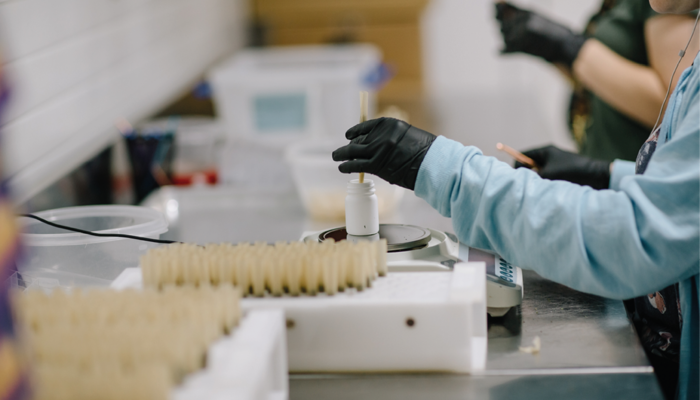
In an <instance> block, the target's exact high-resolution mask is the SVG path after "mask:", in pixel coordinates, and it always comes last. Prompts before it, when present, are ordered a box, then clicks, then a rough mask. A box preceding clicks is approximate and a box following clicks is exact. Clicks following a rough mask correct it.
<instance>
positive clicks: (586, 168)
mask: <svg viewBox="0 0 700 400" xmlns="http://www.w3.org/2000/svg"><path fill="white" fill-rule="evenodd" d="M523 154H525V155H526V156H528V157H530V158H532V160H533V161H534V162H535V164H537V168H538V169H537V173H539V174H540V176H541V177H543V178H545V179H552V180H560V181H569V182H573V183H578V184H579V185H587V186H590V187H592V188H593V189H607V188H608V186H609V185H610V163H609V162H607V161H601V160H594V159H591V158H588V157H584V156H580V155H578V154H576V153H570V152H568V151H564V150H561V149H559V148H557V147H554V146H547V147H541V148H539V149H533V150H528V151H526V152H523ZM523 166H524V165H523V164H521V163H519V162H516V163H515V168H520V167H523Z"/></svg>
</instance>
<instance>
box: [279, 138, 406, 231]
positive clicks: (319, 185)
mask: <svg viewBox="0 0 700 400" xmlns="http://www.w3.org/2000/svg"><path fill="white" fill-rule="evenodd" d="M344 144H347V141H344V142H339V141H336V140H327V141H318V142H313V143H302V144H296V145H293V146H290V147H289V148H288V149H287V151H286V152H285V159H286V161H287V162H288V163H289V165H290V167H291V170H292V176H293V178H294V184H295V185H296V188H297V192H298V193H299V196H300V197H301V200H302V202H303V203H304V207H305V208H306V211H307V212H308V213H309V215H310V216H311V217H312V218H313V219H316V220H327V221H344V220H345V196H346V194H347V184H348V182H349V181H350V180H351V179H357V174H354V175H347V174H342V173H340V171H338V165H339V163H337V162H335V161H333V159H332V158H331V153H332V152H333V150H335V149H337V148H338V147H340V146H342V145H344ZM370 179H372V180H373V181H374V185H375V190H376V195H377V199H378V208H379V218H380V220H381V219H382V218H384V217H386V216H388V215H390V214H391V213H393V212H394V211H395V210H396V208H397V207H398V205H399V203H400V201H401V199H402V198H403V195H404V193H405V192H406V191H405V189H403V188H401V187H400V186H396V185H392V184H390V183H388V182H387V181H385V180H383V179H381V178H379V177H376V176H371V177H370Z"/></svg>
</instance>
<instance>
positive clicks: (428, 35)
mask: <svg viewBox="0 0 700 400" xmlns="http://www.w3.org/2000/svg"><path fill="white" fill-rule="evenodd" d="M510 1H511V2H512V3H515V4H516V5H520V6H522V7H527V8H531V9H535V10H537V11H539V12H541V13H543V14H545V15H547V16H549V17H550V18H553V19H556V20H558V21H560V22H562V23H564V24H567V25H568V26H570V27H572V28H574V29H581V28H583V26H584V25H585V23H586V21H587V19H588V18H589V17H590V15H591V14H592V13H594V12H595V11H596V10H597V8H598V7H600V4H601V3H602V0H577V1H572V0H510ZM422 27H423V48H424V54H425V58H424V71H425V80H426V85H427V89H428V92H429V93H430V96H431V97H432V98H433V99H434V102H433V104H435V105H436V108H437V109H438V110H437V117H438V120H439V122H440V123H442V125H443V126H449V127H450V128H446V129H447V130H449V131H453V130H455V129H461V136H460V137H455V139H458V140H461V141H463V142H465V143H469V144H478V145H480V146H483V147H482V150H483V151H484V152H485V153H486V154H488V155H493V156H497V157H499V158H501V159H502V160H504V161H508V162H511V160H510V159H509V157H508V156H506V155H504V154H503V153H500V152H497V151H495V147H494V146H495V143H496V142H498V141H502V142H504V143H507V144H509V145H511V146H514V147H517V148H521V149H524V148H528V147H534V146H538V145H542V144H545V143H554V144H557V145H559V146H562V147H568V148H572V147H573V142H572V141H571V139H570V137H569V133H568V130H567V127H566V123H565V117H566V109H567V106H568V96H569V93H570V88H569V87H568V83H567V82H565V80H564V79H563V78H562V77H561V75H560V74H559V73H558V72H557V71H556V70H555V69H554V68H553V67H552V66H551V65H548V64H547V63H545V62H543V61H541V60H539V59H536V58H535V57H531V56H526V55H508V56H503V55H500V54H499V51H500V49H501V48H502V47H503V42H502V38H501V34H500V32H499V30H498V24H497V22H496V20H495V8H494V1H493V0H432V1H431V3H430V5H429V7H428V8H427V9H426V13H425V14H424V16H423V20H422ZM460 104H463V105H464V109H463V110H462V112H461V113H460V112H457V111H455V112H447V111H446V110H447V109H450V110H453V111H454V109H455V108H459V107H460ZM453 117H454V120H448V119H451V118H453ZM441 133H443V132H441Z"/></svg>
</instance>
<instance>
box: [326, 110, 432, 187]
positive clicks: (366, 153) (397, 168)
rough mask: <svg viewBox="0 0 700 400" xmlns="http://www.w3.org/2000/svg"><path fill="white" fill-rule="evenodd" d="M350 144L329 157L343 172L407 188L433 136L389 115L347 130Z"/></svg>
mask: <svg viewBox="0 0 700 400" xmlns="http://www.w3.org/2000/svg"><path fill="white" fill-rule="evenodd" d="M345 137H346V138H348V139H350V144H348V145H346V146H343V147H341V148H339V149H336V150H335V151H334V152H333V160H335V161H345V162H344V163H342V164H340V166H338V170H340V172H342V173H344V174H349V173H352V172H366V173H368V174H373V175H377V176H378V177H380V178H382V179H384V180H385V181H387V182H389V183H391V184H394V185H399V186H402V187H405V188H406V189H411V190H413V188H414V187H415V186H416V178H417V177H418V169H419V168H420V164H421V163H422V162H423V158H425V154H426V153H427V152H428V149H429V148H430V145H431V144H433V141H434V140H435V138H436V136H435V135H433V134H432V133H429V132H426V131H424V130H421V129H418V128H416V127H414V126H411V125H409V124H407V123H405V122H403V121H399V120H398V119H393V118H378V119H373V120H370V121H366V122H363V123H361V124H358V125H355V126H353V127H352V128H350V129H348V131H347V132H346V133H345Z"/></svg>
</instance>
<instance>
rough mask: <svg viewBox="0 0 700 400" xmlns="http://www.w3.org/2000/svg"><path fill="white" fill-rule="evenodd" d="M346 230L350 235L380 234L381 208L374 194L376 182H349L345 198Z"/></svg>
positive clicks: (369, 180)
mask: <svg viewBox="0 0 700 400" xmlns="http://www.w3.org/2000/svg"><path fill="white" fill-rule="evenodd" d="M345 229H346V231H347V233H348V235H354V236H369V235H374V234H377V233H379V206H378V201H377V195H376V194H374V182H373V181H372V180H371V179H365V181H364V182H362V183H360V181H359V180H357V179H354V180H351V181H350V182H348V194H347V196H346V197H345Z"/></svg>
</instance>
